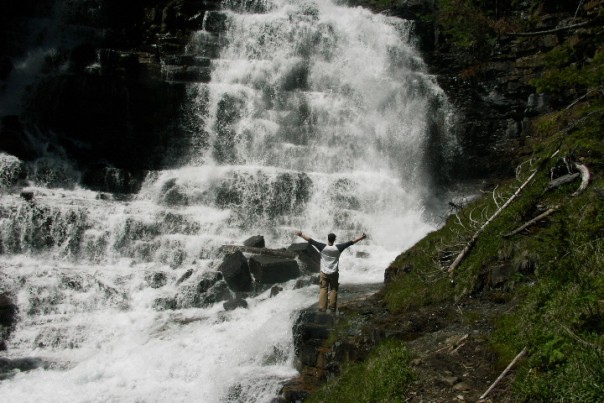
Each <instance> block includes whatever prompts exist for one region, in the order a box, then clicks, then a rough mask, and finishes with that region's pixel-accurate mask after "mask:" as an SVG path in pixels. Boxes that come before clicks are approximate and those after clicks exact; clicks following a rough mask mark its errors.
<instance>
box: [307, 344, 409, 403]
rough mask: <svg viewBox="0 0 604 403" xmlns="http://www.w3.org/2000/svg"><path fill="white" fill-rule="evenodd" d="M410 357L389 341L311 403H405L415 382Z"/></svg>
mask: <svg viewBox="0 0 604 403" xmlns="http://www.w3.org/2000/svg"><path fill="white" fill-rule="evenodd" d="M410 360H411V357H410V355H409V353H408V352H407V349H406V348H405V346H404V344H402V343H401V342H398V341H392V340H389V341H386V342H384V343H382V344H380V345H379V346H378V347H376V349H375V350H374V351H373V352H372V354H371V355H370V356H369V358H368V359H367V360H366V361H365V362H363V363H351V364H348V365H347V366H346V367H345V368H344V369H343V371H342V374H341V376H340V377H338V378H337V379H335V380H333V381H331V382H328V383H327V384H326V385H325V386H323V387H322V388H321V389H320V390H319V391H318V392H317V393H315V394H313V395H312V396H311V398H310V400H308V401H309V402H333V401H338V402H342V403H347V402H351V403H361V402H404V401H405V400H406V391H407V387H408V386H409V384H410V383H411V381H412V380H413V373H412V372H411V369H410Z"/></svg>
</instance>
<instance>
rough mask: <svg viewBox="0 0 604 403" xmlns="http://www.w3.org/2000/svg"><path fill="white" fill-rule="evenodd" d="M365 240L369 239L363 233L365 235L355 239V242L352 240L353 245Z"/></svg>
mask: <svg viewBox="0 0 604 403" xmlns="http://www.w3.org/2000/svg"><path fill="white" fill-rule="evenodd" d="M365 238H367V234H365V233H364V232H363V235H360V236H358V237H356V238H355V239H353V240H352V243H357V242H359V241H362V240H363V239H365Z"/></svg>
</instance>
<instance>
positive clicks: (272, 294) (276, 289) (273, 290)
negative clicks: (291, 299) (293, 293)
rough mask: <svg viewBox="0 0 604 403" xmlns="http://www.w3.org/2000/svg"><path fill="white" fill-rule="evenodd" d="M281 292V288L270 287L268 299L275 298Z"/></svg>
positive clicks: (276, 286)
mask: <svg viewBox="0 0 604 403" xmlns="http://www.w3.org/2000/svg"><path fill="white" fill-rule="evenodd" d="M281 291H283V287H279V286H278V285H275V286H273V287H271V294H270V298H273V297H276V296H277V295H279V293H280V292H281Z"/></svg>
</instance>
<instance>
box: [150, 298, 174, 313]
mask: <svg viewBox="0 0 604 403" xmlns="http://www.w3.org/2000/svg"><path fill="white" fill-rule="evenodd" d="M177 305H178V303H177V300H176V298H174V297H158V298H155V300H154V301H153V309H155V310H156V311H166V310H174V309H176V308H177Z"/></svg>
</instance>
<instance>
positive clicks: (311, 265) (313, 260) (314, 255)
mask: <svg viewBox="0 0 604 403" xmlns="http://www.w3.org/2000/svg"><path fill="white" fill-rule="evenodd" d="M287 251H288V252H292V253H294V254H295V255H296V256H298V259H300V262H301V263H302V269H303V270H306V271H308V272H311V273H318V272H319V270H320V269H321V254H320V253H319V251H317V250H316V249H315V248H314V247H313V246H312V245H311V244H309V243H308V242H302V243H293V244H291V245H289V247H288V248H287Z"/></svg>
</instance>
